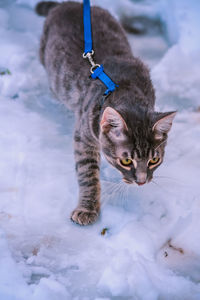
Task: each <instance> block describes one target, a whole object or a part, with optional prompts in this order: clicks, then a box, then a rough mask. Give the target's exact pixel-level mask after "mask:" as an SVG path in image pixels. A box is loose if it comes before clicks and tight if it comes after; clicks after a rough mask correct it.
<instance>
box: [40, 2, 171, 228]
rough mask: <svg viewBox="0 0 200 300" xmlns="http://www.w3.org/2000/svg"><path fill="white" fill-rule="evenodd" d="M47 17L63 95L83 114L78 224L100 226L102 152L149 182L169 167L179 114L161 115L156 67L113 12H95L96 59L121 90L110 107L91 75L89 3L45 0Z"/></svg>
mask: <svg viewBox="0 0 200 300" xmlns="http://www.w3.org/2000/svg"><path fill="white" fill-rule="evenodd" d="M36 12H37V13H38V14H39V15H42V16H46V20H45V24H44V30H43V34H42V37H41V42H40V61H41V63H42V64H43V65H44V67H45V69H46V72H47V75H48V80H49V84H50V88H51V90H52V92H53V93H54V95H55V97H56V98H58V99H59V100H60V101H62V102H63V103H65V104H66V106H67V107H68V108H70V109H72V110H73V111H74V113H75V119H76V125H75V131H74V153H75V161H76V171H77V177H78V183H79V203H78V206H77V208H76V209H75V210H74V211H73V212H72V214H71V220H72V221H74V222H75V223H77V224H80V225H87V224H91V223H94V222H95V221H96V220H97V218H98V216H99V213H100V191H101V187H100V180H99V169H100V151H102V153H103V154H104V156H105V158H106V159H107V161H108V162H109V163H110V164H111V165H112V166H113V167H115V168H116V169H117V170H119V172H120V173H121V175H122V177H123V180H124V182H126V183H127V184H133V183H134V184H138V185H143V184H145V183H148V182H150V181H151V180H152V178H153V173H154V171H155V170H156V169H157V168H158V167H159V166H160V165H161V163H162V162H163V157H164V151H165V146H166V143H167V136H168V132H169V130H170V128H171V126H172V121H173V119H174V117H175V114H176V112H165V113H161V112H155V111H154V104H155V91H154V88H153V85H152V82H151V79H150V74H149V70H148V68H147V67H146V66H145V65H144V63H143V62H142V61H141V60H140V59H138V58H136V57H134V56H133V54H132V51H131V48H130V45H129V43H128V41H127V38H126V34H125V32H124V30H123V28H122V27H121V25H120V24H119V22H117V21H116V20H115V19H114V18H113V17H112V16H111V15H110V13H109V12H108V11H107V10H104V9H102V8H100V7H95V6H94V7H92V8H91V20H92V32H93V49H94V50H95V60H96V62H98V63H100V64H103V66H104V69H105V72H106V73H107V74H108V75H109V76H110V78H112V80H113V81H114V82H115V83H117V84H118V85H119V87H118V88H117V89H116V90H115V91H114V92H113V93H112V94H110V95H109V97H107V98H106V99H105V101H104V102H102V99H103V98H102V95H103V94H104V92H105V86H104V85H103V83H102V82H101V81H100V80H93V79H91V78H89V68H90V66H89V63H88V62H87V61H86V60H84V59H83V57H82V53H83V51H84V49H83V48H84V33H83V5H82V4H81V3H77V2H72V1H70V2H63V3H57V2H39V3H38V4H37V6H36Z"/></svg>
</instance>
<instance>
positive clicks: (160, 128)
mask: <svg viewBox="0 0 200 300" xmlns="http://www.w3.org/2000/svg"><path fill="white" fill-rule="evenodd" d="M176 113H177V112H176V111H172V112H167V113H160V114H158V117H159V118H157V120H156V122H155V124H154V125H153V128H152V130H153V132H154V135H155V139H157V140H161V139H162V138H163V134H167V133H168V132H169V130H170V129H171V127H172V122H173V120H174V117H175V115H176Z"/></svg>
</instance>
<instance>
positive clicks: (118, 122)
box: [100, 106, 128, 137]
mask: <svg viewBox="0 0 200 300" xmlns="http://www.w3.org/2000/svg"><path fill="white" fill-rule="evenodd" d="M100 125H101V131H102V132H104V133H109V132H111V133H112V134H114V135H116V136H117V137H120V136H121V135H122V133H123V132H124V131H126V130H128V128H127V125H126V122H125V121H124V119H123V118H122V116H121V115H120V114H119V113H118V112H117V111H116V110H115V109H114V108H112V107H109V106H108V107H106V109H105V110H104V112H103V115H102V118H101V122H100Z"/></svg>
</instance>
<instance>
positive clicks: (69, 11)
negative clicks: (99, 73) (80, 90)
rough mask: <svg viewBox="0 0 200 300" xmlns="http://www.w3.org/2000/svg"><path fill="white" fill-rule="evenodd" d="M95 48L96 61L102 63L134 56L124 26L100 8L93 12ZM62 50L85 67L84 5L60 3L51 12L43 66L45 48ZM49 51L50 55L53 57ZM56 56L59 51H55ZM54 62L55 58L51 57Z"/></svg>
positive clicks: (44, 44) (43, 46)
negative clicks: (114, 57) (111, 59)
mask: <svg viewBox="0 0 200 300" xmlns="http://www.w3.org/2000/svg"><path fill="white" fill-rule="evenodd" d="M91 22H92V33H93V48H94V50H95V58H96V60H98V61H100V62H101V63H102V62H103V59H104V57H105V56H106V57H108V56H112V57H113V56H119V55H120V56H123V57H124V58H125V57H126V56H127V57H130V56H131V49H130V46H129V44H128V42H127V39H126V36H125V33H124V30H123V28H122V27H121V25H120V24H119V23H118V22H117V21H116V20H115V18H113V17H112V16H111V14H110V13H109V12H108V11H107V10H105V9H102V8H100V7H95V6H94V7H92V8H91ZM47 47H48V48H49V49H51V50H52V51H54V50H58V49H59V50H60V52H64V53H65V56H66V55H70V59H71V60H73V59H74V60H75V61H76V62H77V64H81V65H82V55H81V54H82V53H83V52H84V28H83V5H82V4H81V3H77V2H72V1H69V2H64V3H59V4H58V5H56V6H55V7H54V8H52V9H51V10H50V11H49V13H48V16H47V18H46V21H45V26H44V32H43V38H42V47H41V53H40V56H41V61H42V63H43V64H44V52H45V50H46V48H47ZM52 51H50V52H51V53H50V55H51V56H52V55H53V53H52ZM55 52H56V54H57V51H55ZM51 58H52V57H51Z"/></svg>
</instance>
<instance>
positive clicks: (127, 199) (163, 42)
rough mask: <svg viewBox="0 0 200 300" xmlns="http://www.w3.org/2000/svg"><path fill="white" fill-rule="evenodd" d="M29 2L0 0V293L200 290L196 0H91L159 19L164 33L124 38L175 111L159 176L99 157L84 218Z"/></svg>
mask: <svg viewBox="0 0 200 300" xmlns="http://www.w3.org/2000/svg"><path fill="white" fill-rule="evenodd" d="M36 2H37V1H36V0H30V1H28V0H17V1H12V0H9V1H7V0H6V1H2V0H1V1H0V37H1V44H0V54H1V55H0V154H1V159H0V178H1V181H0V196H1V200H0V253H1V256H0V299H1V300H27V299H29V300H68V299H70V300H71V299H74V300H90V299H91V300H111V299H116V300H117V299H118V300H126V299H127V300H128V299H131V300H172V299H173V300H179V299H180V300H200V284H199V282H200V233H199V228H200V192H199V177H200V171H199V170H200V159H199V157H200V112H199V110H200V109H199V107H200V102H199V94H200V71H199V63H200V55H199V53H200V52H199V50H200V40H199V36H200V19H199V11H200V2H199V1H197V0H196V1H195V0H191V1H186V0H183V1H182V0H181V1H180V0H169V1H168V0H163V1H140V2H139V1H137V2H130V1H128V0H126V1H124V0H123V1H119V0H118V1H115V4H114V5H113V1H111V0H110V1H109V0H104V1H93V2H92V3H93V4H99V5H102V6H103V7H107V8H108V9H109V10H110V11H112V13H113V14H115V15H116V16H117V17H118V18H119V19H120V18H121V17H122V16H124V15H125V16H127V17H130V16H131V15H133V16H142V17H146V18H149V19H152V20H153V19H156V20H157V19H159V20H160V22H161V24H162V34H161V33H160V34H158V33H157V34H152V33H151V34H150V35H148V34H147V35H144V36H142V37H138V36H132V35H129V39H130V42H131V46H132V48H133V51H134V49H135V52H136V54H137V55H140V56H141V58H142V59H144V61H146V62H147V63H149V65H150V66H151V67H152V78H153V81H154V84H155V87H156V91H157V109H158V110H162V111H164V110H174V109H177V110H178V111H179V113H178V115H177V117H176V120H175V123H174V126H173V129H172V131H171V133H170V138H169V143H168V146H167V149H166V157H165V162H164V163H163V165H162V166H161V167H160V168H159V169H158V170H157V171H156V174H155V177H154V182H152V183H150V184H148V185H146V186H144V187H142V188H141V187H134V186H127V185H126V184H124V183H122V182H121V179H120V176H119V174H118V173H117V171H115V170H114V169H112V168H111V167H110V166H109V165H108V164H107V163H106V162H105V160H104V159H103V160H102V174H101V177H102V186H103V188H102V189H103V191H102V213H101V217H100V219H99V221H98V222H97V223H96V224H94V225H92V226H87V227H80V226H76V225H74V224H72V223H71V222H70V220H69V215H70V212H71V211H72V209H73V208H74V207H75V206H76V203H77V194H78V192H77V189H78V186H77V182H76V175H75V171H74V158H73V145H72V144H73V142H72V141H73V139H72V135H73V124H74V118H73V114H72V113H71V112H69V111H68V110H67V109H66V108H65V107H64V106H63V105H61V104H60V103H59V102H57V101H56V100H55V99H53V97H52V95H51V93H50V91H49V88H48V82H47V77H46V74H45V71H44V69H43V67H42V66H41V65H40V63H39V59H38V48H39V37H40V34H41V31H42V25H43V22H44V19H43V18H41V17H38V16H36V15H35V13H34V11H33V7H34V5H35V4H36ZM100 2H101V3H100ZM134 41H135V42H134ZM134 43H135V44H134ZM143 45H144V46H143ZM105 228H106V230H104V231H103V232H102V230H103V229H105ZM101 233H102V234H101ZM103 233H104V234H103Z"/></svg>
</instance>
